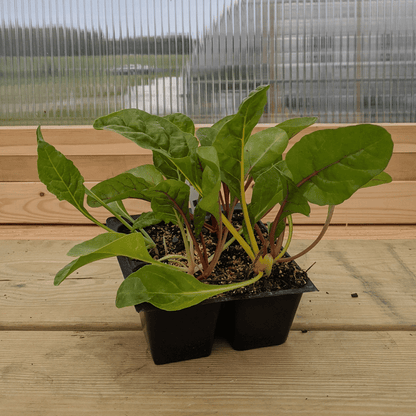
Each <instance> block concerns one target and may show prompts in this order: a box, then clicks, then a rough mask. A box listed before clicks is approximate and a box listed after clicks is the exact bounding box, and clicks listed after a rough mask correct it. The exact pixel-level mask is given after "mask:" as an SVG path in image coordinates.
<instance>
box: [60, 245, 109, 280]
mask: <svg viewBox="0 0 416 416" xmlns="http://www.w3.org/2000/svg"><path fill="white" fill-rule="evenodd" d="M109 257H113V255H112V254H108V253H99V254H88V255H87V256H82V257H79V258H77V259H75V260H74V261H71V263H68V264H67V265H66V266H65V267H63V268H62V269H61V270H59V272H58V273H57V274H56V276H55V279H54V281H53V284H54V285H55V286H58V285H60V284H61V283H62V282H63V281H64V280H65V279H66V278H67V277H68V276H69V275H70V274H72V273H73V272H75V271H76V270H78V269H79V268H80V267H82V266H85V265H87V264H90V263H93V262H95V261H98V260H102V259H107V258H109Z"/></svg>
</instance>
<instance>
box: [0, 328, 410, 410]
mask: <svg viewBox="0 0 416 416" xmlns="http://www.w3.org/2000/svg"><path fill="white" fill-rule="evenodd" d="M0 345H1V346H2V348H0V391H1V396H0V404H1V408H2V412H3V414H5V415H13V416H21V415H28V414H30V415H45V416H49V415H74V414H76V415H100V416H101V415H103V414H105V415H112V416H113V415H120V416H122V415H123V416H124V415H137V414H140V416H155V415H163V416H179V415H215V414H220V415H239V416H240V415H246V416H252V415H253V414H255V415H264V416H266V415H270V416H272V415H273V416H275V415H280V414H284V415H293V416H298V415H320V416H321V415H322V416H334V415H337V416H347V415H348V416H351V415H356V416H361V415H362V416H364V415H365V416H368V415H374V416H375V415H377V416H378V415H387V416H404V415H414V409H415V407H416V378H415V373H416V361H415V359H414V357H415V355H414V351H415V349H416V333H414V332H407V331H404V332H394V331H392V332H366V333H363V332H358V333H357V332H328V331H325V332H319V331H317V332H315V331H310V332H308V333H306V334H302V333H300V332H298V331H292V333H291V334H290V336H289V339H288V341H287V342H286V343H285V344H283V345H281V346H278V347H271V348H263V349H258V350H252V351H243V352H238V351H233V350H231V348H230V347H229V346H228V345H227V344H226V343H225V342H223V341H218V342H216V343H215V345H214V348H213V353H212V355H211V356H210V357H207V358H203V359H199V360H196V361H188V362H182V363H175V364H169V365H164V366H155V365H154V364H153V363H152V361H151V359H150V357H149V352H148V351H147V347H146V343H145V339H144V336H143V333H141V332H131V331H129V332H123V331H117V332H49V333H47V334H45V332H36V331H29V332H21V331H18V332H17V331H14V332H8V331H2V332H1V333H0Z"/></svg>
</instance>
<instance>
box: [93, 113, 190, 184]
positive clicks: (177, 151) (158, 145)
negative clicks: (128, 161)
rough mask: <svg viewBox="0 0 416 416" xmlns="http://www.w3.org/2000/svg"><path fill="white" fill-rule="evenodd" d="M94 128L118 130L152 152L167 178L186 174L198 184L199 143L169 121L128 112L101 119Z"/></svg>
mask: <svg viewBox="0 0 416 416" xmlns="http://www.w3.org/2000/svg"><path fill="white" fill-rule="evenodd" d="M185 117H186V116H185ZM94 128H95V129H97V130H102V129H105V130H111V131H115V132H117V133H119V134H121V135H123V136H124V137H127V138H128V139H130V140H131V141H133V142H134V143H136V144H138V145H139V146H141V147H143V148H145V149H150V150H152V151H153V153H154V155H153V161H154V165H155V166H156V167H157V169H159V170H160V171H161V172H162V173H163V174H164V175H165V176H166V177H167V178H172V179H181V175H183V176H185V177H186V178H187V179H188V180H189V181H190V182H191V183H194V182H195V181H197V179H196V178H195V177H194V175H195V174H197V172H198V171H197V167H196V166H195V163H196V157H195V152H196V149H197V147H198V140H197V139H196V137H194V136H193V134H190V133H187V132H184V131H182V130H181V128H179V127H178V126H177V125H175V124H173V123H171V122H170V121H169V120H168V119H167V118H163V117H159V116H155V115H152V114H148V113H146V112H145V111H142V110H137V109H127V110H121V111H118V112H115V113H112V114H109V115H108V116H104V117H100V118H98V119H97V120H96V121H95V122H94ZM155 153H156V154H155ZM157 154H158V155H157Z"/></svg>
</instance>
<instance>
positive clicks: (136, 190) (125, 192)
mask: <svg viewBox="0 0 416 416" xmlns="http://www.w3.org/2000/svg"><path fill="white" fill-rule="evenodd" d="M153 186H154V184H152V183H149V182H147V181H146V180H144V179H142V178H138V177H136V176H134V175H132V174H131V173H121V174H120V175H117V176H115V177H114V178H110V179H106V180H105V181H102V182H100V183H98V184H97V185H95V186H94V187H93V188H92V189H91V191H92V192H93V193H94V194H95V195H97V196H98V197H99V198H100V199H101V200H102V201H104V202H105V203H108V202H113V201H121V200H123V199H126V198H136V199H144V200H148V199H147V197H146V194H145V193H144V192H143V191H144V190H146V189H148V188H152V187H153ZM87 203H88V205H89V206H90V207H100V206H101V204H100V203H99V202H98V201H96V200H95V199H94V198H93V197H91V196H88V198H87Z"/></svg>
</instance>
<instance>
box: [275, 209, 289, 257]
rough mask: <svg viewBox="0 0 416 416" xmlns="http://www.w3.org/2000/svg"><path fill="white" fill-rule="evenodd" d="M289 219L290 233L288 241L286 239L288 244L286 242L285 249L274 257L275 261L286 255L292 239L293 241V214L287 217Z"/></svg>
mask: <svg viewBox="0 0 416 416" xmlns="http://www.w3.org/2000/svg"><path fill="white" fill-rule="evenodd" d="M287 219H288V223H289V235H288V237H287V241H286V244H285V246H284V247H283V250H282V251H281V252H280V253H279V255H278V256H277V257H276V258H275V259H274V263H276V261H277V260H279V259H280V258H282V257H283V256H284V255H285V253H286V251H287V249H288V248H289V246H290V243H291V241H292V235H293V220H292V216H291V215H289V216H288V217H287Z"/></svg>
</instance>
